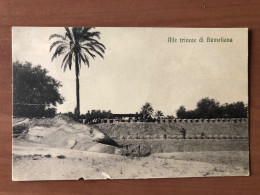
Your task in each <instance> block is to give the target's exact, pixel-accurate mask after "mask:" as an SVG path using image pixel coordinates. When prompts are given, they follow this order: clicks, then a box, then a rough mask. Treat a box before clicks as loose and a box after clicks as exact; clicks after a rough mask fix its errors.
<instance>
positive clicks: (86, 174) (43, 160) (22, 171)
mask: <svg viewBox="0 0 260 195" xmlns="http://www.w3.org/2000/svg"><path fill="white" fill-rule="evenodd" d="M248 170H249V169H248V152H238V151H236V152H230V151H229V152H224V151H222V152H174V153H155V154H152V155H150V156H148V157H125V156H121V155H115V154H106V153H96V152H89V151H79V150H72V149H63V148H50V147H48V146H46V145H41V144H35V143H27V142H25V141H21V140H14V144H13V180H20V181H23V180H24V181H26V180H75V179H76V180H77V179H80V178H84V179H107V178H111V179H129V178H134V179H137V178H172V177H203V176H241V175H249V171H248Z"/></svg>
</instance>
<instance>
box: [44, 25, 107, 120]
mask: <svg viewBox="0 0 260 195" xmlns="http://www.w3.org/2000/svg"><path fill="white" fill-rule="evenodd" d="M91 29H92V27H88V28H86V27H73V28H72V29H70V28H68V27H65V35H60V34H53V35H51V36H50V38H49V39H50V40H51V39H56V40H55V41H54V42H53V43H52V44H51V46H50V51H51V50H52V49H54V48H55V51H54V54H53V56H52V60H53V59H54V58H56V57H58V56H59V55H63V56H64V58H63V61H62V64H61V67H63V68H64V71H65V70H66V68H67V67H69V69H70V70H71V67H72V63H73V62H74V66H75V73H76V100H77V106H76V116H77V117H79V115H80V96H79V73H80V68H81V62H83V63H84V64H86V65H88V67H89V56H91V57H92V58H93V59H95V57H96V55H99V56H100V57H102V58H104V57H103V53H105V46H104V45H103V44H102V43H100V42H98V41H97V40H96V39H95V38H98V39H100V32H97V31H94V32H91V31H90V30H91Z"/></svg>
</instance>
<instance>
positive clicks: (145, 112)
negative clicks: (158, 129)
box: [140, 102, 164, 120]
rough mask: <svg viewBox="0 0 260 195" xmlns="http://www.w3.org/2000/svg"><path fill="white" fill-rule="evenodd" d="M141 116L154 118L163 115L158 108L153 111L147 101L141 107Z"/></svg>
mask: <svg viewBox="0 0 260 195" xmlns="http://www.w3.org/2000/svg"><path fill="white" fill-rule="evenodd" d="M140 114H141V116H142V118H143V119H146V120H147V119H151V118H153V117H155V118H157V119H158V118H161V117H163V116H164V115H163V112H162V111H160V110H157V111H155V112H154V109H153V107H152V104H151V103H149V102H146V103H145V104H144V105H143V107H142V108H141V112H140Z"/></svg>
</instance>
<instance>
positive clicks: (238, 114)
mask: <svg viewBox="0 0 260 195" xmlns="http://www.w3.org/2000/svg"><path fill="white" fill-rule="evenodd" d="M176 114H177V117H178V118H190V119H193V118H208V119H211V118H247V115H248V106H246V105H245V104H244V103H243V102H241V101H238V102H235V103H231V104H228V103H226V104H223V105H220V103H219V102H218V101H216V100H214V99H210V98H208V97H206V98H202V99H201V100H200V101H199V102H198V103H197V107H196V109H194V110H186V108H185V107H184V106H180V108H179V109H178V110H177V112H176Z"/></svg>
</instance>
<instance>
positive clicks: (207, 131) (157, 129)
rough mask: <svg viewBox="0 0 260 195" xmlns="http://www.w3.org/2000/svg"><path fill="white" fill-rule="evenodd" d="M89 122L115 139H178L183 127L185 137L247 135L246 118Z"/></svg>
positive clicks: (234, 137)
mask: <svg viewBox="0 0 260 195" xmlns="http://www.w3.org/2000/svg"><path fill="white" fill-rule="evenodd" d="M194 120H195V121H194ZM93 126H94V127H96V128H97V129H99V130H100V131H101V132H103V133H105V134H107V135H108V136H110V137H112V138H115V139H146V138H147V139H157V138H159V139H160V138H162V139H163V138H166V139H178V138H182V137H183V134H182V133H181V131H182V130H183V129H184V130H185V131H186V139H199V138H209V139H211V138H212V139H214V138H216V139H219V138H220V139H222V138H223V139H236V138H238V139H239V138H241V137H242V138H247V137H248V121H247V119H225V120H218V119H214V120H207V119H200V120H198V121H196V119H184V120H176V122H174V120H173V121H172V122H168V123H164V122H163V123H140V122H139V123H138V122H136V123H101V124H96V125H93ZM202 135H203V136H202Z"/></svg>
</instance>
